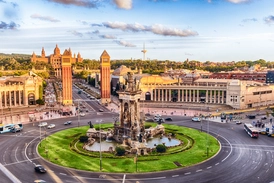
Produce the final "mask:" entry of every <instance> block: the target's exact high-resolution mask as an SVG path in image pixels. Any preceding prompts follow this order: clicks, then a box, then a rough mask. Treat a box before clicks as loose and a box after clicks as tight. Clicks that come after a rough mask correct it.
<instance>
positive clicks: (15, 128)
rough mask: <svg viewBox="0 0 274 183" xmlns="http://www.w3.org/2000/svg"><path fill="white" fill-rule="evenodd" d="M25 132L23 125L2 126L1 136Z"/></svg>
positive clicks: (0, 126) (0, 127)
mask: <svg viewBox="0 0 274 183" xmlns="http://www.w3.org/2000/svg"><path fill="white" fill-rule="evenodd" d="M22 130H23V124H22V123H18V124H0V134H1V133H7V132H20V131H22Z"/></svg>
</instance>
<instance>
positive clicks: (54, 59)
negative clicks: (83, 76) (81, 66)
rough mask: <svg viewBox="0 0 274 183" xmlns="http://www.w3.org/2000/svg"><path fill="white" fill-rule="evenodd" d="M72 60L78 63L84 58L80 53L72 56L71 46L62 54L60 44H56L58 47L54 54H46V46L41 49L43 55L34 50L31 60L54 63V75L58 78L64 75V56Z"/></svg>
mask: <svg viewBox="0 0 274 183" xmlns="http://www.w3.org/2000/svg"><path fill="white" fill-rule="evenodd" d="M68 56H69V59H70V60H71V63H76V62H82V61H83V58H81V55H80V53H78V54H77V57H76V54H74V56H72V52H71V50H70V48H69V49H68V50H67V49H65V51H64V53H63V54H61V52H60V49H59V47H58V45H56V47H55V48H54V50H53V54H51V55H49V56H46V53H45V50H44V48H42V51H41V56H37V55H36V54H35V53H34V52H33V54H32V56H31V58H30V59H31V62H34V63H35V62H46V63H49V64H51V65H52V67H53V69H54V75H55V76H56V77H57V78H61V77H62V58H63V57H68Z"/></svg>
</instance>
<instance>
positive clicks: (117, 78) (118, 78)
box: [111, 65, 132, 90]
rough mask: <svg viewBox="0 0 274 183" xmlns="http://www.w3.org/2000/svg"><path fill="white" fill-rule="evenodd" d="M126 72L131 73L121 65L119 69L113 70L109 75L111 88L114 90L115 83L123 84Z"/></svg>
mask: <svg viewBox="0 0 274 183" xmlns="http://www.w3.org/2000/svg"><path fill="white" fill-rule="evenodd" d="M128 72H132V71H131V69H130V68H128V67H127V66H125V65H121V66H120V67H119V68H117V69H115V70H114V71H113V72H112V75H111V88H112V90H115V89H116V86H117V83H125V76H126V75H127V73H128Z"/></svg>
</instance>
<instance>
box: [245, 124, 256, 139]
mask: <svg viewBox="0 0 274 183" xmlns="http://www.w3.org/2000/svg"><path fill="white" fill-rule="evenodd" d="M244 129H245V131H246V133H247V134H248V135H249V136H250V137H252V138H258V137H259V131H258V130H256V129H254V127H253V125H252V124H247V123H245V124H244Z"/></svg>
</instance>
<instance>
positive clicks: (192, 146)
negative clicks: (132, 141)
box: [38, 123, 220, 173]
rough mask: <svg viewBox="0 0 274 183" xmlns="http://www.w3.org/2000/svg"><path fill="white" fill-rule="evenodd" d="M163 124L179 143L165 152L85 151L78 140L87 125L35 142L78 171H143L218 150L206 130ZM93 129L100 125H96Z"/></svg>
mask: <svg viewBox="0 0 274 183" xmlns="http://www.w3.org/2000/svg"><path fill="white" fill-rule="evenodd" d="M111 126H113V124H111V123H106V124H102V125H101V130H103V129H109V128H111ZM147 126H148V127H153V126H157V124H155V123H148V124H147ZM163 126H164V127H165V129H166V133H167V134H173V135H172V138H176V139H177V140H179V141H181V143H180V145H176V146H172V147H168V148H167V149H166V151H165V152H157V149H156V148H154V149H152V150H151V151H149V153H147V154H146V155H138V154H130V153H125V154H124V155H118V154H119V153H118V154H117V151H112V152H109V151H107V152H106V151H88V150H86V149H84V148H83V147H84V145H85V142H81V141H80V139H81V137H83V136H85V134H86V132H87V130H88V129H89V126H84V127H76V128H70V129H67V130H63V131H59V132H57V133H55V134H52V135H50V136H48V137H46V138H45V139H44V140H43V141H41V143H40V144H39V145H38V152H39V154H40V155H41V156H42V157H43V158H44V159H46V160H48V161H50V162H52V163H54V164H57V165H60V166H65V167H69V168H74V169H79V170H86V171H92V172H99V171H102V172H112V173H136V172H138V173H145V172H157V171H165V170H172V169H177V168H183V167H188V166H191V165H195V164H198V163H201V162H204V161H206V160H207V159H209V158H211V157H213V156H214V155H216V153H218V151H219V149H220V145H219V142H218V140H217V139H215V138H214V137H213V136H211V135H209V134H208V133H206V132H201V131H199V130H196V129H192V128H187V127H182V126H176V125H167V124H164V125H163ZM95 128H96V129H97V128H99V125H96V126H95ZM97 140H98V139H97ZM117 147H120V146H117Z"/></svg>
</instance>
